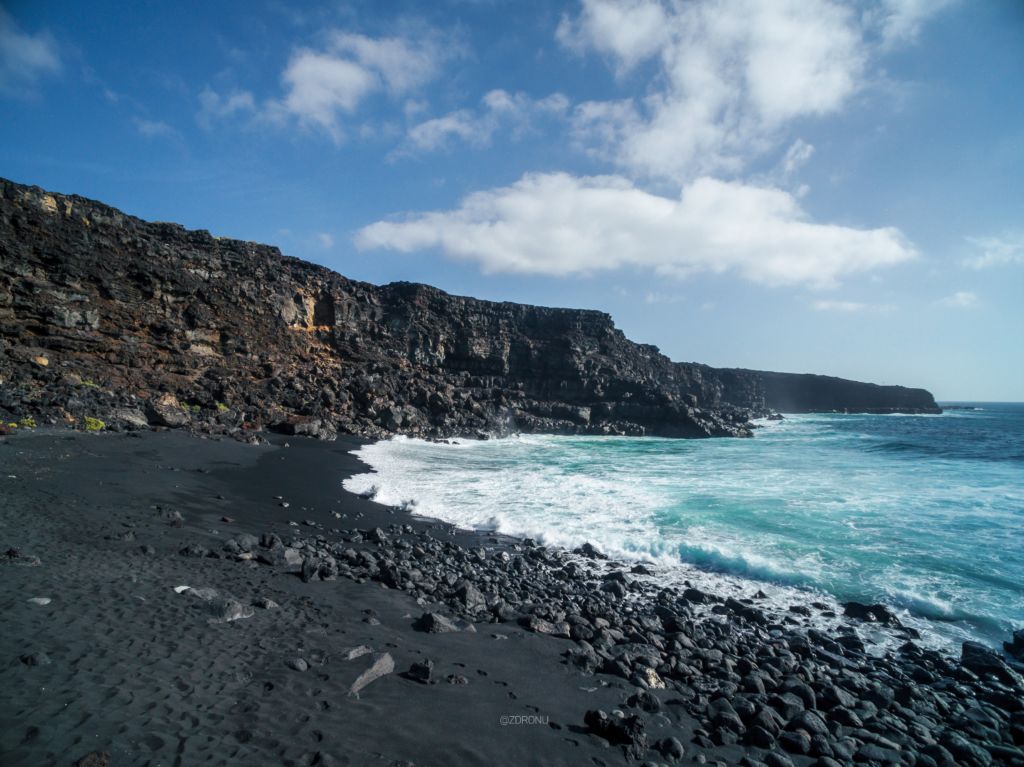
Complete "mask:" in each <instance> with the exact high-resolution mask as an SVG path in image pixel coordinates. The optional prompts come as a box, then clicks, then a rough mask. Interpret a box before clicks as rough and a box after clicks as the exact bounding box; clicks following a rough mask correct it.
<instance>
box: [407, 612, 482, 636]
mask: <svg viewBox="0 0 1024 767" xmlns="http://www.w3.org/2000/svg"><path fill="white" fill-rule="evenodd" d="M413 628H414V629H416V630H417V631H425V632H427V633H428V634H451V633H454V632H456V631H470V630H472V631H476V629H475V628H473V624H471V623H466V621H457V620H452V619H451V618H447V617H445V616H444V615H441V614H440V613H423V615H421V616H420V617H419V618H418V619H417V620H416V622H415V623H413Z"/></svg>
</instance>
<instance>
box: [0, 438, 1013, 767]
mask: <svg viewBox="0 0 1024 767" xmlns="http://www.w3.org/2000/svg"><path fill="white" fill-rule="evenodd" d="M358 444H359V442H358V441H357V440H355V439H351V438H340V439H338V440H337V441H335V442H318V441H314V440H308V439H303V438H290V444H286V443H285V438H275V441H274V443H273V444H271V445H268V446H250V445H245V444H241V443H238V442H235V441H232V440H222V441H216V440H212V439H204V438H198V437H193V436H187V435H185V434H182V433H167V432H165V433H151V432H136V433H129V434H104V435H87V434H82V433H76V432H71V431H49V432H46V433H42V432H37V433H23V434H18V435H16V436H13V437H9V438H6V439H5V440H3V442H2V444H0V477H2V479H0V481H2V483H3V484H2V488H3V489H2V493H0V495H2V502H0V544H2V549H3V550H4V551H6V550H8V549H15V550H16V551H9V552H8V554H6V555H0V558H2V559H3V560H4V564H3V565H0V573H2V578H0V605H2V609H3V629H2V631H0V669H2V671H0V674H2V676H0V763H2V764H4V765H42V764H57V765H64V764H72V763H74V762H75V761H76V760H78V759H80V758H82V757H84V756H86V755H88V754H90V753H94V752H95V754H96V756H94V761H93V762H92V763H94V764H106V763H109V764H110V765H192V764H246V765H264V764H265V765H330V764H339V765H341V764H344V765H364V764H367V765H373V764H383V765H391V764H415V765H420V766H421V767H422V766H423V765H442V764H443V765H448V764H467V765H528V764H553V765H582V764H595V765H600V764H608V765H611V764H624V763H628V762H630V761H636V762H645V760H649V761H651V763H656V764H674V763H683V764H693V763H705V762H706V763H711V764H714V763H721V764H749V765H757V764H767V765H771V766H779V765H787V764H793V765H810V764H818V765H822V766H823V767H826V766H830V765H837V764H840V765H841V764H853V763H857V764H909V765H915V764H922V765H932V764H935V765H959V764H982V765H986V764H997V763H1000V764H1001V763H1005V764H1024V754H1022V752H1021V750H1020V748H1019V745H1020V744H1021V742H1022V741H1024V737H1022V736H1024V698H1022V688H1021V687H1020V686H1019V679H1020V678H1019V676H1018V675H1017V672H1016V671H1014V670H1013V668H1011V666H1009V665H1007V662H1005V661H1003V660H999V659H998V658H997V657H996V656H995V655H978V657H976V658H971V657H967V665H968V666H971V669H972V670H968V668H966V667H962V666H960V665H959V664H958V663H955V662H954V661H952V660H951V659H948V658H944V657H943V656H940V655H938V654H937V653H931V652H927V651H922V650H921V649H920V648H916V647H915V646H914V644H913V642H908V644H907V645H905V646H904V651H903V653H902V654H901V655H900V657H889V658H885V659H876V658H872V657H870V656H869V655H866V654H864V653H862V652H861V650H862V649H863V646H862V645H860V644H859V639H857V637H856V632H855V631H854V630H852V629H851V631H850V632H849V633H848V634H846V635H844V636H835V637H825V636H817V637H816V636H815V635H814V634H813V633H811V634H810V635H808V633H807V632H806V629H805V628H803V622H802V613H803V609H802V608H800V607H799V606H798V609H797V611H796V612H794V615H793V616H792V618H793V620H790V621H789V622H787V623H786V624H784V625H783V624H780V623H777V619H776V618H775V617H773V616H770V615H766V614H764V613H763V612H761V611H760V610H759V609H758V608H757V606H756V605H750V604H739V603H730V601H728V600H718V599H717V598H716V597H715V596H714V595H707V594H702V593H700V592H698V593H686V594H678V593H674V592H665V591H661V592H659V590H658V589H657V587H656V584H654V585H651V584H650V583H649V582H647V585H644V584H643V583H641V582H639V581H638V580H637V579H636V578H635V577H634V576H633V575H632V574H630V573H629V572H628V568H626V572H623V571H622V569H621V568H617V567H616V566H615V565H614V564H613V563H608V562H606V561H603V560H601V559H590V560H587V558H585V557H571V556H570V555H569V554H568V553H565V552H549V551H547V550H545V549H543V548H542V547H536V546H531V545H529V544H528V543H526V544H524V543H523V542H517V541H510V540H499V539H497V538H494V537H493V536H487V535H480V534H475V533H468V532H463V531H454V530H452V529H451V528H450V527H449V526H447V525H444V524H441V523H436V522H432V521H430V520H419V519H416V518H413V517H411V516H410V515H408V514H405V513H403V512H400V511H397V510H393V509H387V508H385V507H382V506H380V505H379V504H376V503H373V502H372V501H370V500H366V499H363V498H359V497H355V496H352V495H350V494H347V493H346V492H344V491H343V490H342V488H341V480H342V479H343V478H344V477H345V476H347V475H349V474H351V473H353V472H355V471H357V470H358V469H359V468H360V467H361V465H360V464H359V463H358V461H357V460H356V459H355V458H353V457H352V456H351V455H349V451H350V450H352V449H354V448H355V447H356V446H357V445H358ZM396 525H398V526H399V527H395V526H396ZM246 534H248V535H251V536H255V537H256V538H261V539H262V540H261V541H260V542H259V543H256V542H255V540H254V539H249V538H246V537H245V535H246ZM269 534H276V535H277V536H279V538H280V539H281V541H283V544H282V543H281V541H278V540H277V539H274V538H272V537H270V535H269ZM318 536H319V538H318ZM229 540H233V541H235V542H236V544H237V545H232V544H227V546H226V547H225V544H226V543H227V542H228V541H229ZM329 551H330V552H333V553H334V554H335V555H336V556H331V554H329V553H328V552H329ZM299 552H301V553H302V557H301V558H298V561H297V562H296V556H297V554H298V553H299ZM368 556H369V558H368ZM33 557H38V559H39V561H38V563H36V562H35V561H34V560H33V559H32V558H33ZM260 559H262V560H264V561H265V562H276V564H266V563H264V562H261V561H259V560H260ZM307 562H308V564H304V563H307ZM410 562H412V563H413V564H410ZM588 562H589V566H592V569H588ZM416 563H418V564H416ZM290 571H291V572H290ZM615 573H618V575H615ZM322 577H326V578H327V579H328V580H326V581H321V580H320V578H322ZM307 581H308V582H307ZM182 586H188V587H189V588H188V589H185V590H182V589H180V587H182ZM389 586H390V587H389ZM179 592H180V593H179ZM545 595H546V599H545ZM34 598H44V599H46V600H49V601H48V602H47V603H45V604H37V603H35V602H33V601H30V600H32V599H34ZM435 598H436V600H437V601H435ZM513 599H515V600H517V601H515V602H513ZM266 600H271V601H272V602H273V603H275V604H276V606H274V605H271V604H270V603H269V602H267V601H266ZM39 601H43V600H39ZM709 606H710V608H711V609H710V610H706V608H708V607H709ZM702 609H705V612H701V610H702ZM425 613H436V614H438V615H440V616H442V617H441V618H440V619H434V623H433V624H432V625H433V627H434V628H435V629H437V628H442V629H443V628H446V627H447V628H456V629H461V630H454V631H449V632H447V633H431V632H429V631H425V630H423V629H424V628H427V627H428V626H429V625H431V619H427V620H426V621H424V620H423V618H422V616H423V615H424V614H425ZM602 616H604V617H602ZM870 617H872V618H875V619H877V618H879V617H880V616H878V615H872V616H870ZM881 617H882V618H884V616H881ZM232 618H234V619H233V620H230V619H232ZM466 618H473V619H474V620H472V621H465V622H463V621H464V619H466ZM225 619H229V620H225ZM448 619H450V620H451V624H448V623H446V621H447V620H448ZM570 637H572V638H570ZM568 650H571V651H572V652H571V654H570V657H568V658H566V657H565V655H566V651H568ZM978 652H979V653H980V651H978ZM968 656H970V653H968ZM350 657H351V658H352V659H348V658H350ZM428 659H429V660H430V661H431V662H432V667H430V668H429V669H428V666H427V664H425V661H426V660H428ZM417 664H419V665H417ZM371 669H375V670H376V671H377V672H380V674H381V675H380V676H379V678H372V679H371V677H374V676H375V674H374V673H371V674H370V675H369V676H368V677H364V678H363V681H367V680H368V679H369V681H368V683H367V684H366V685H365V686H363V687H362V689H360V690H359V691H358V693H353V692H352V688H353V686H355V687H360V685H359V684H355V685H354V683H355V682H356V680H357V678H359V677H360V675H363V674H364V672H367V671H368V670H371ZM410 672H411V673H410ZM595 672H596V673H595ZM645 687H647V688H649V689H644V688H645ZM616 709H618V711H619V712H621V714H622V717H621V718H620V717H619V715H618V714H616V713H615V711H616ZM598 711H602V712H607V714H608V717H609V718H608V719H605V718H604V717H603V716H602V715H601V714H598V713H597V712H598ZM588 712H591V713H589V714H588ZM602 736H603V737H602ZM673 739H674V740H673ZM680 751H682V752H683V753H682V754H681V753H680ZM104 753H105V754H109V761H108V762H105V761H103V757H102V756H100V754H104ZM645 763H646V762H645Z"/></svg>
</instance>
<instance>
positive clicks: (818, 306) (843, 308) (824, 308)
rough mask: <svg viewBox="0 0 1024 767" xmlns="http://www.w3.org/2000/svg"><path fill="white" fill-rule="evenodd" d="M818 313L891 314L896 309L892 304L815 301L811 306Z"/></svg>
mask: <svg viewBox="0 0 1024 767" xmlns="http://www.w3.org/2000/svg"><path fill="white" fill-rule="evenodd" d="M811 306H812V307H814V310H815V311H818V312H840V313H843V314H856V313H859V312H891V311H893V310H894V309H895V308H896V307H895V306H893V305H892V304H865V303H862V302H860V301H828V300H824V301H815V302H814V303H812V304H811Z"/></svg>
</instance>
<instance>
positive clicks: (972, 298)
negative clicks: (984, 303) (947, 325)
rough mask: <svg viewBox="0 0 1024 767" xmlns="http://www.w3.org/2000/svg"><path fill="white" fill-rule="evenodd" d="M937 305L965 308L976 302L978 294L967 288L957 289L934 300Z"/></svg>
mask: <svg viewBox="0 0 1024 767" xmlns="http://www.w3.org/2000/svg"><path fill="white" fill-rule="evenodd" d="M935 303H936V304H938V305H939V306H950V307H953V308H957V309H966V308H968V307H970V306H974V305H975V304H976V303H978V296H977V295H976V294H974V293H971V292H970V291H969V290H958V291H957V292H956V293H954V294H953V295H951V296H946V297H945V298H940V299H939V300H938V301H936V302H935Z"/></svg>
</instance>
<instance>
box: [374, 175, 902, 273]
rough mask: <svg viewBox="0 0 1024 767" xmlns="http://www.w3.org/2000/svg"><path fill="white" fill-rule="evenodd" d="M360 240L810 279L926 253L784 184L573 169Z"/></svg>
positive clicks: (531, 260) (548, 265)
mask: <svg viewBox="0 0 1024 767" xmlns="http://www.w3.org/2000/svg"><path fill="white" fill-rule="evenodd" d="M356 244H357V246H358V247H360V248H363V249H371V248H390V249H394V250H398V251H402V252H411V251H416V250H421V249H425V248H439V249H440V250H441V251H442V252H444V253H445V254H446V255H448V256H450V257H452V258H456V259H460V260H465V261H473V262H477V263H478V264H479V265H480V266H481V268H482V269H483V270H484V271H485V272H514V273H524V274H545V275H559V276H562V275H572V274H585V273H593V272H598V271H607V270H614V269H619V268H624V267H633V268H641V269H652V270H654V271H656V272H657V273H659V274H664V275H672V276H678V277H685V276H687V275H690V274H694V273H699V272H711V273H726V272H729V273H735V274H737V275H739V276H741V277H743V278H745V279H747V280H750V281H752V282H756V283H760V284H766V285H786V284H789V285H795V284H802V285H809V286H812V287H829V286H833V285H835V284H837V283H838V282H839V281H840V280H841V279H842V278H843V277H845V276H847V275H850V274H855V273H858V272H865V271H870V270H874V269H878V268H882V267H888V266H893V265H895V264H899V263H902V262H904V261H907V260H909V259H912V258H914V256H915V255H916V254H915V251H914V248H913V247H912V246H911V245H910V244H909V243H908V242H907V241H906V240H905V238H904V237H903V236H902V235H901V233H900V232H899V231H898V230H896V229H892V228H880V229H855V228H851V227H844V226H836V225H830V224H819V223H815V222H813V221H811V220H809V218H808V216H807V215H806V213H805V212H804V211H803V210H802V209H801V208H800V205H799V203H798V202H797V200H796V198H794V197H793V196H792V195H790V194H789V193H787V192H785V191H783V190H780V189H777V188H770V187H757V186H750V185H745V184H742V183H737V182H725V181H719V180H716V179H712V178H708V177H702V178H698V179H696V180H694V181H693V182H691V183H689V184H687V185H685V186H684V187H683V189H682V191H681V193H680V195H679V196H678V197H675V198H674V197H664V196H659V195H655V194H651V193H649V192H647V191H644V190H642V189H640V188H638V187H636V186H635V185H634V184H633V183H632V182H630V181H628V180H627V179H625V178H623V177H621V176H593V177H583V178H578V177H574V176H571V175H569V174H565V173H537V174H527V175H525V176H523V177H522V178H521V179H520V180H519V181H518V182H516V183H514V184H512V185H511V186H507V187H501V188H498V189H492V190H488V191H481V192H476V193H474V194H471V195H469V196H468V197H466V198H465V199H464V200H463V201H462V203H461V205H460V206H459V207H458V208H456V209H455V210H450V211H435V212H427V213H417V214H412V215H409V216H406V217H405V218H404V219H401V220H395V221H378V222H376V223H373V224H370V225H369V226H366V227H364V228H363V229H361V230H359V232H357V234H356Z"/></svg>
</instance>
